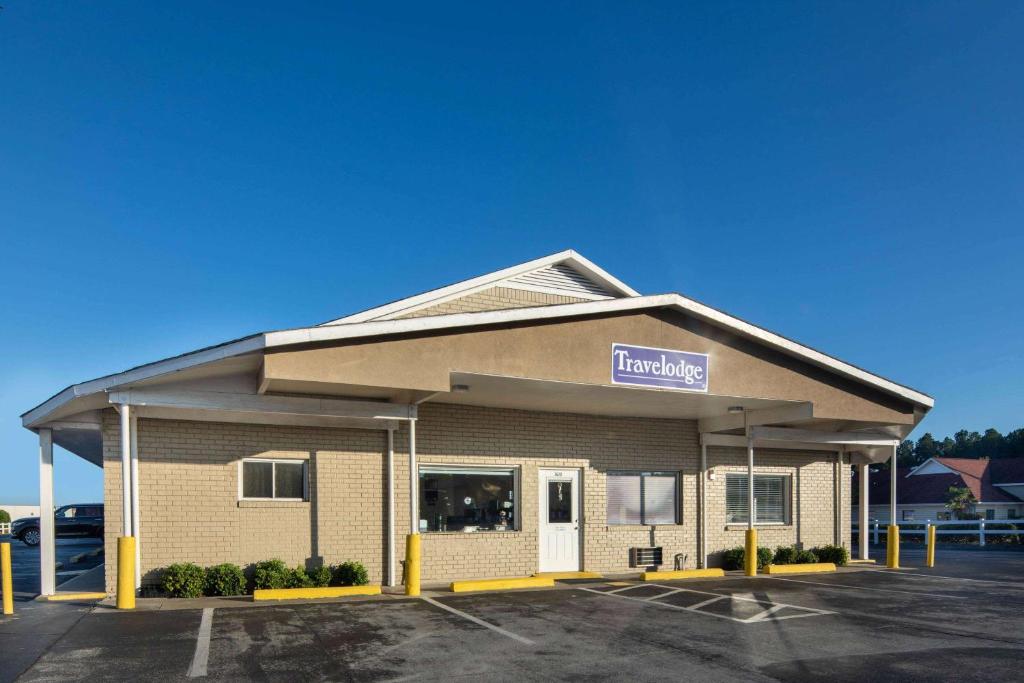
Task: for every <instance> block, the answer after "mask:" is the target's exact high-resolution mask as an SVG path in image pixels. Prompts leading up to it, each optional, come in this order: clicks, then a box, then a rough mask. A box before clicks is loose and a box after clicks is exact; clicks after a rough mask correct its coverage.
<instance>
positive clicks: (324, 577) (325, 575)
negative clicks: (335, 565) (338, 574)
mask: <svg viewBox="0 0 1024 683" xmlns="http://www.w3.org/2000/svg"><path fill="white" fill-rule="evenodd" d="M306 573H307V574H308V575H309V579H310V581H312V582H313V586H314V587H316V588H324V587H326V586H330V585H331V579H332V578H334V572H332V571H331V568H330V567H328V566H326V565H320V566H319V567H317V568H316V569H309V570H307V571H306Z"/></svg>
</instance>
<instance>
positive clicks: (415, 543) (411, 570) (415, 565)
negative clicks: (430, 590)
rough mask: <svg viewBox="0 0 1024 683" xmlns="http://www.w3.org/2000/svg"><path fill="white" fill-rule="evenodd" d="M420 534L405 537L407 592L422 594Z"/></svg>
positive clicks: (409, 593)
mask: <svg viewBox="0 0 1024 683" xmlns="http://www.w3.org/2000/svg"><path fill="white" fill-rule="evenodd" d="M420 553H421V551H420V535H419V534H409V535H408V536H406V537H405V594H406V595H419V594H420V557H421V554H420Z"/></svg>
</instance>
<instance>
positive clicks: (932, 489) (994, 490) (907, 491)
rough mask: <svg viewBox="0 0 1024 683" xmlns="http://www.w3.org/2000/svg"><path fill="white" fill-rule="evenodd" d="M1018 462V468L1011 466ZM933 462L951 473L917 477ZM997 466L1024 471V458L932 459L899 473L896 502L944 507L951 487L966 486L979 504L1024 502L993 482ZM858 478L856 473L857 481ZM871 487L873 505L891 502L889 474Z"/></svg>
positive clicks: (877, 478)
mask: <svg viewBox="0 0 1024 683" xmlns="http://www.w3.org/2000/svg"><path fill="white" fill-rule="evenodd" d="M1014 461H1016V463H1015V464H1014V465H1012V466H1011V465H1009V463H1011V462H1014ZM929 462H937V463H939V464H941V465H943V466H944V467H946V468H948V469H947V470H946V471H945V472H939V473H936V474H918V473H916V472H919V471H920V470H921V469H922V468H923V467H924V465H926V464H928V463H929ZM996 463H1004V464H1003V465H1002V469H1004V470H1005V471H1006V472H1013V471H1024V458H1007V459H1004V460H988V459H987V458H981V459H975V458H929V459H928V460H926V461H925V462H924V463H922V464H921V465H919V466H918V467H916V468H913V469H911V468H906V467H901V468H899V469H898V470H897V471H896V475H897V479H898V480H899V481H898V483H897V484H896V502H897V503H899V504H900V505H941V504H943V503H945V502H946V491H947V490H949V487H950V486H966V487H967V488H968V489H970V491H971V493H973V494H974V497H975V498H976V499H977V500H978V502H979V503H1019V502H1021V500H1020V499H1019V498H1017V497H1016V496H1014V495H1012V494H1011V493H1009V492H1007V491H1006V490H1004V489H1002V488H1000V487H999V485H998V484H996V483H994V482H993V477H992V471H993V469H995V468H994V467H993V466H994V465H995V464H996ZM856 476H857V475H856V473H855V474H854V478H855V480H856ZM1017 481H1024V479H1019V480H1017ZM1007 483H1016V482H1007ZM868 484H869V487H870V494H869V496H870V499H871V505H884V504H887V503H888V502H889V491H890V488H889V485H890V481H889V476H888V475H887V474H875V475H874V476H872V477H870V479H869V481H868Z"/></svg>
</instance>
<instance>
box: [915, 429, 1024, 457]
mask: <svg viewBox="0 0 1024 683" xmlns="http://www.w3.org/2000/svg"><path fill="white" fill-rule="evenodd" d="M1015 457H1022V458H1024V428H1020V429H1015V430H1013V431H1012V432H1009V433H1008V434H1006V435H1005V436H1004V435H1003V434H1000V433H999V430H997V429H993V428H991V427H990V428H988V429H986V430H985V432H984V433H981V434H979V433H978V432H969V431H967V430H966V429H961V430H960V431H959V432H957V433H956V434H954V435H953V436H951V437H950V436H947V437H946V438H945V439H942V440H941V441H939V440H938V439H936V438H935V437H934V436H932V435H931V433H930V432H926V433H925V434H924V436H922V437H921V438H920V439H918V440H917V441H916V442H915V441H912V440H910V439H907V440H905V441H904V442H903V443H901V444H900V445H899V448H897V449H896V462H897V464H898V466H899V467H915V466H917V465H920V464H921V463H923V462H924V461H925V460H927V459H928V458H975V459H976V458H1015Z"/></svg>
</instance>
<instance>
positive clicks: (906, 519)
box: [903, 510, 914, 522]
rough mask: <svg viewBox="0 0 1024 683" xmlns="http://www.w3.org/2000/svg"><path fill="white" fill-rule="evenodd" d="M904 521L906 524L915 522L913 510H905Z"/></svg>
mask: <svg viewBox="0 0 1024 683" xmlns="http://www.w3.org/2000/svg"><path fill="white" fill-rule="evenodd" d="M903 521H904V522H913V521H914V511H913V510H904V511H903Z"/></svg>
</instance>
